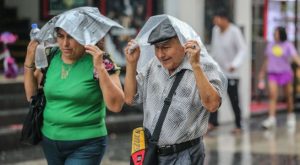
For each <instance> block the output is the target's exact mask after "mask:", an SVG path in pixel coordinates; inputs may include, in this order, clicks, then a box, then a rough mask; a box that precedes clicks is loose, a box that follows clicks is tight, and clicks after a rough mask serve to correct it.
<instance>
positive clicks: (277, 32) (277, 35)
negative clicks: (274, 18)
mask: <svg viewBox="0 0 300 165" xmlns="http://www.w3.org/2000/svg"><path fill="white" fill-rule="evenodd" d="M274 40H275V41H276V42H278V41H280V37H279V31H278V30H275V32H274Z"/></svg>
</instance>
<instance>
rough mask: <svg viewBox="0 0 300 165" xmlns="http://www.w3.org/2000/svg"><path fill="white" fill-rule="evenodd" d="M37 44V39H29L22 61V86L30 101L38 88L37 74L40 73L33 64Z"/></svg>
mask: <svg viewBox="0 0 300 165" xmlns="http://www.w3.org/2000/svg"><path fill="white" fill-rule="evenodd" d="M37 45H38V42H37V41H30V42H29V44H28V46H27V53H26V57H25V62H24V88H25V93H26V98H27V101H30V99H31V97H32V96H34V95H35V94H36V92H37V88H38V83H37V82H38V79H37V77H38V75H39V74H40V73H39V71H38V70H37V69H35V66H34V58H35V50H36V47H37Z"/></svg>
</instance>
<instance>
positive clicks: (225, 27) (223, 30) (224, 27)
mask: <svg viewBox="0 0 300 165" xmlns="http://www.w3.org/2000/svg"><path fill="white" fill-rule="evenodd" d="M229 25H230V22H226V23H224V25H223V26H222V27H220V29H221V32H222V33H223V32H225V31H226V30H227V29H228V27H229Z"/></svg>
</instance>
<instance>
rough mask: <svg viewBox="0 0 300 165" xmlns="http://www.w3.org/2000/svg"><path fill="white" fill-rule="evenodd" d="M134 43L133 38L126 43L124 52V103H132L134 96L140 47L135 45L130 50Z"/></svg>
mask: <svg viewBox="0 0 300 165" xmlns="http://www.w3.org/2000/svg"><path fill="white" fill-rule="evenodd" d="M134 44H136V43H135V42H134V41H133V40H132V41H130V42H129V43H128V45H127V46H126V48H125V50H124V53H125V56H126V75H125V82H124V93H125V103H126V104H128V105H132V104H133V100H134V96H135V95H136V92H137V80H136V68H137V62H138V59H139V57H140V48H139V47H137V48H135V49H134V50H133V51H132V50H130V48H131V47H132V45H134Z"/></svg>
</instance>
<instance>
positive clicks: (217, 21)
mask: <svg viewBox="0 0 300 165" xmlns="http://www.w3.org/2000/svg"><path fill="white" fill-rule="evenodd" d="M213 24H215V25H216V26H219V27H221V26H222V18H221V17H219V16H214V18H213Z"/></svg>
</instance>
